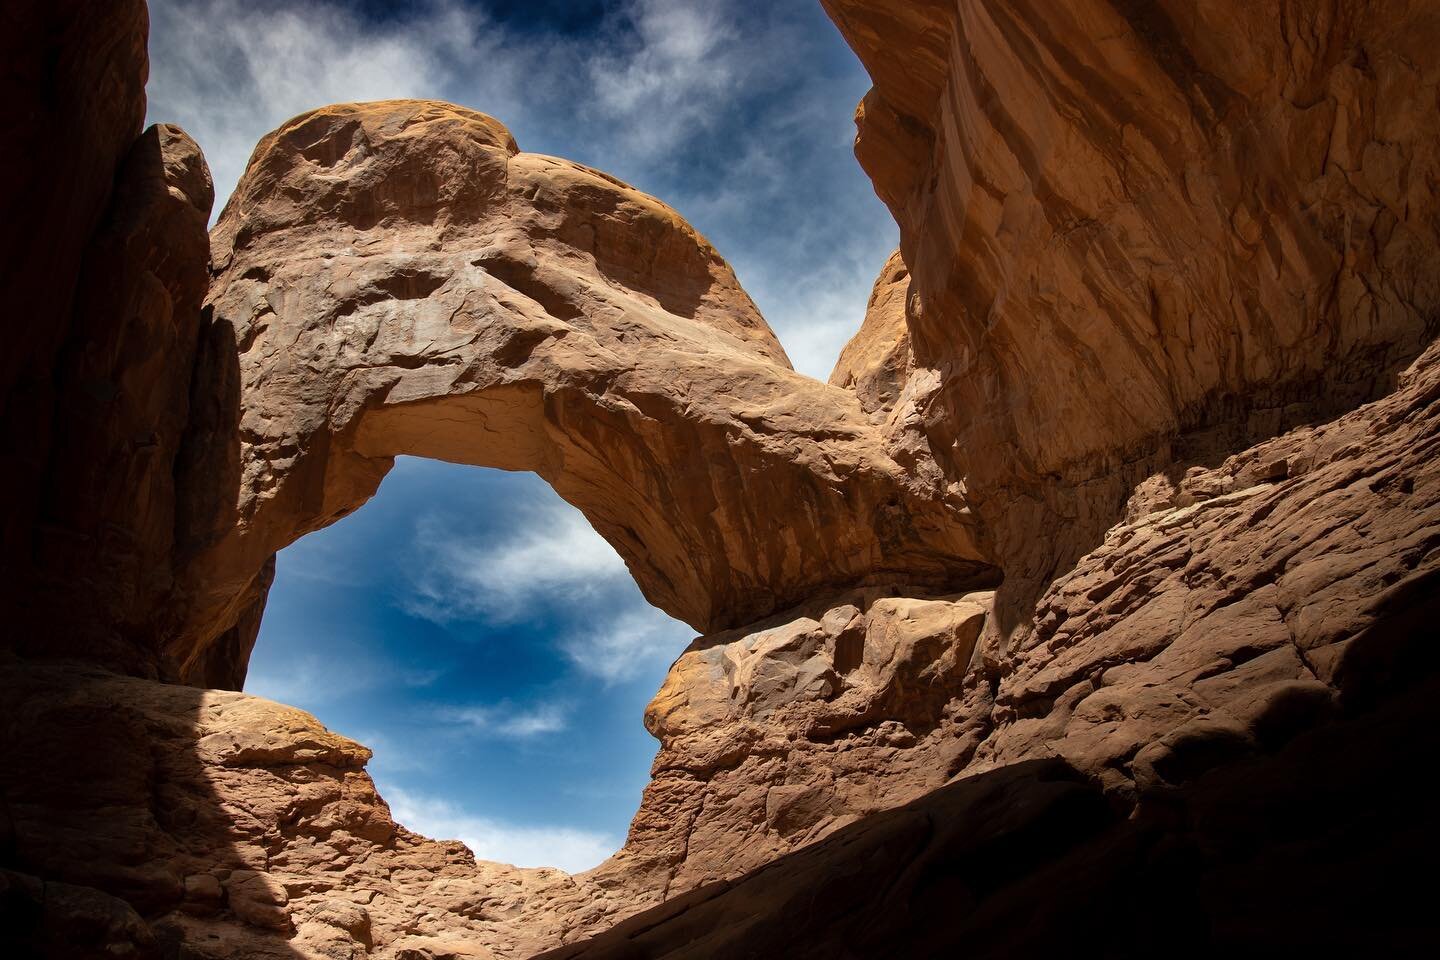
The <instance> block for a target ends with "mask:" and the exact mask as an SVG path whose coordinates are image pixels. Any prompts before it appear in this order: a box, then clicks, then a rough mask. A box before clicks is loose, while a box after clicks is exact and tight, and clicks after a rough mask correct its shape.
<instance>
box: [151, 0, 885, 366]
mask: <svg viewBox="0 0 1440 960" xmlns="http://www.w3.org/2000/svg"><path fill="white" fill-rule="evenodd" d="M151 16H152V29H151V54H152V56H151V82H150V85H149V88H148V90H149V94H150V98H151V109H150V118H151V120H152V121H159V120H165V121H172V122H179V123H180V124H181V125H182V126H184V127H185V128H186V129H187V130H188V131H189V132H190V133H191V134H192V135H193V136H194V137H195V138H196V139H197V140H198V141H199V143H200V144H201V146H202V147H203V148H204V150H205V153H206V156H207V157H208V158H209V160H210V165H211V168H212V170H213V172H214V174H215V186H216V192H217V205H216V208H217V211H218V209H219V207H220V205H221V204H223V202H224V199H225V197H226V196H228V194H229V192H230V191H231V189H232V188H233V187H234V185H235V183H236V181H237V180H238V179H239V176H240V174H241V172H242V171H243V169H244V166H245V163H246V162H247V160H248V158H249V155H250V151H251V150H252V149H253V148H254V146H255V144H256V142H257V141H258V140H259V138H260V137H261V136H263V135H264V134H265V133H267V132H269V131H270V130H272V129H274V128H275V127H276V126H278V125H279V124H280V123H282V122H284V121H285V120H286V119H288V118H289V117H291V116H294V115H295V114H297V113H300V112H302V111H304V110H307V109H311V108H313V107H317V106H321V105H323V104H326V103H332V102H338V101H348V100H368V99H380V98H389V97H433V98H438V99H444V100H451V101H454V102H457V103H462V104H465V105H466V106H470V107H474V108H475V109H478V110H482V111H485V112H487V113H491V114H494V115H495V116H497V117H499V118H500V119H501V120H502V121H504V122H505V123H507V124H508V125H509V126H510V127H511V129H512V130H513V131H514V132H515V134H516V136H517V139H518V140H519V142H520V145H521V147H522V148H523V149H527V150H536V151H539V152H544V153H554V154H559V155H562V156H568V157H571V158H572V159H576V160H580V161H582V162H585V163H589V164H592V165H595V166H598V167H601V168H603V169H605V170H607V171H608V172H610V173H613V174H615V175H617V176H619V177H621V178H622V179H625V180H627V181H629V182H631V183H633V184H635V185H636V186H637V187H639V188H640V189H642V190H647V191H649V192H651V193H654V194H656V195H658V196H660V197H661V198H662V199H664V200H665V201H667V202H668V203H670V204H671V205H673V206H675V207H676V208H677V209H678V210H679V211H680V212H681V213H682V214H684V215H685V216H686V217H687V218H688V219H690V220H691V222H693V223H694V224H695V225H696V226H697V227H699V228H700V229H701V231H702V232H703V233H705V234H706V235H707V236H709V238H710V239H711V240H712V241H714V242H715V243H716V244H717V246H718V247H719V249H720V251H721V252H722V253H723V254H725V255H726V256H727V257H728V258H729V259H730V260H731V263H732V264H733V265H734V266H735V268H736V272H737V273H738V274H739V276H740V279H741V282H742V283H743V284H745V286H746V288H747V289H748V290H749V291H750V293H751V295H752V296H753V297H754V298H755V300H756V302H757V303H758V304H759V306H760V308H761V310H762V311H763V312H764V313H765V315H766V317H767V318H768V319H769V320H770V322H771V325H772V326H773V327H774V328H775V330H776V332H777V333H778V334H779V336H780V339H781V341H782V342H783V343H784V344H785V346H786V350H787V352H788V353H789V354H790V357H791V359H792V361H794V363H795V366H796V369H798V370H800V371H801V372H803V373H808V374H810V375H811V376H815V377H818V378H821V379H823V378H824V377H826V376H828V374H829V372H830V368H831V367H832V366H833V365H834V362H835V359H836V357H837V356H838V354H839V349H840V346H841V345H842V344H843V342H844V341H845V339H846V338H847V337H848V336H850V335H851V334H853V333H854V331H855V330H856V329H858V327H859V323H860V318H861V316H862V313H863V309H864V303H865V297H866V294H867V292H868V290H869V286H870V283H871V281H873V279H874V277H875V275H876V273H878V272H879V269H880V266H881V265H882V264H883V263H884V261H885V258H886V256H887V255H888V253H889V251H890V250H891V249H892V248H893V247H894V245H895V242H896V230H895V226H894V223H893V222H892V221H891V220H890V218H889V216H888V214H887V213H886V212H885V210H884V208H883V207H882V206H881V205H880V204H879V202H878V201H877V200H876V199H875V197H874V195H873V191H872V190H871V188H870V185H869V183H868V182H866V180H865V179H864V177H863V175H861V174H860V172H859V170H858V168H857V167H856V165H855V162H854V160H853V158H852V157H851V155H850V141H851V139H852V137H853V126H852V124H851V122H850V115H851V110H852V108H853V106H854V103H855V101H856V100H857V99H858V97H859V96H860V95H861V94H862V93H863V92H864V89H865V86H866V84H865V80H864V77H863V75H862V74H861V73H860V72H859V70H858V67H857V66H856V65H855V63H854V61H853V59H851V60H849V61H848V62H843V61H841V62H836V61H834V60H833V59H831V58H828V57H827V56H826V55H824V53H823V51H824V49H828V48H825V47H824V44H825V43H826V41H827V39H828V40H829V41H830V42H831V43H833V42H834V38H833V36H832V37H830V38H827V37H826V36H825V33H824V32H825V31H831V32H832V34H833V27H831V26H830V25H829V24H827V23H826V22H825V21H824V18H823V15H822V14H821V13H820V12H819V10H818V5H817V6H816V8H814V9H811V8H810V7H808V6H806V5H804V4H775V5H766V6H757V5H754V4H749V3H746V2H742V0H620V2H617V3H616V4H615V5H614V6H613V8H612V11H611V13H610V14H609V16H608V17H607V18H606V20H605V22H604V25H603V26H602V27H601V29H599V30H598V31H597V32H594V33H591V34H587V35H585V36H583V37H574V36H562V35H554V34H545V33H542V32H525V33H522V32H519V31H516V30H512V29H509V28H507V27H506V26H505V25H504V24H502V23H498V22H495V21H494V20H492V19H490V18H489V17H488V16H487V15H486V14H485V13H484V10H483V6H482V5H477V4H473V3H466V2H463V0H427V2H420V3H417V4H414V5H413V6H412V7H411V8H410V9H409V10H408V11H407V13H406V16H405V18H404V20H403V23H401V22H396V21H388V22H377V21H373V20H369V19H367V18H366V17H365V15H364V14H363V13H362V12H360V11H359V10H357V9H356V8H355V7H354V6H350V5H343V4H340V3H337V2H334V0H304V2H280V0H183V2H182V0H151Z"/></svg>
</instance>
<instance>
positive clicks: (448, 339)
mask: <svg viewBox="0 0 1440 960" xmlns="http://www.w3.org/2000/svg"><path fill="white" fill-rule="evenodd" d="M214 243H215V261H216V270H217V273H216V277H215V280H214V283H213V284H212V287H211V295H210V303H211V307H212V309H213V323H214V324H215V326H216V328H217V335H218V336H219V337H220V340H221V343H220V348H221V349H222V350H223V349H226V347H227V343H226V340H227V338H233V340H231V341H230V342H232V343H233V344H234V346H233V347H230V348H229V349H234V350H238V353H239V361H238V367H239V369H238V379H239V390H238V397H237V398H236V401H235V402H236V403H237V405H238V409H239V414H240V424H239V431H240V437H241V444H240V447H239V450H238V452H237V451H235V450H234V449H233V448H232V447H230V446H229V445H226V444H223V443H222V444H221V445H220V446H221V449H220V451H219V453H220V454H221V455H222V456H223V457H224V458H226V459H223V460H217V461H216V464H215V465H216V467H217V468H218V469H216V470H215V471H214V473H213V474H212V475H211V476H209V477H204V478H202V479H204V480H205V481H206V482H208V483H209V484H210V486H211V487H212V488H213V489H214V490H215V491H216V496H215V504H214V509H213V511H212V512H211V513H210V514H209V515H206V516H204V517H201V518H198V519H197V521H196V522H197V524H198V525H199V526H200V527H202V528H204V529H208V530H213V531H215V533H214V535H213V538H212V539H213V544H212V545H211V546H209V547H208V548H207V549H206V550H204V551H203V552H201V553H200V554H199V556H198V557H197V558H196V560H195V562H194V563H193V564H191V565H190V567H189V570H190V576H189V579H188V582H187V584H186V585H185V589H186V592H187V597H186V600H187V601H191V602H193V607H192V609H190V610H188V611H186V612H185V614H184V617H183V619H182V621H181V623H180V624H179V625H178V626H177V627H176V628H175V631H174V632H175V636H174V639H173V643H172V649H173V650H174V651H175V653H174V657H173V659H174V662H175V668H174V669H175V670H176V671H177V673H178V675H179V676H181V677H194V676H195V671H196V665H197V664H202V663H203V662H204V659H205V658H206V656H207V641H209V639H210V638H211V637H212V636H213V635H214V633H215V632H216V631H217V630H223V629H227V628H229V627H230V626H231V624H232V623H234V621H235V619H236V617H237V610H238V609H241V608H243V606H244V605H246V604H248V603H250V600H251V596H252V593H251V591H250V589H249V585H250V584H251V583H252V582H253V579H254V577H255V576H256V575H257V571H259V570H261V569H262V565H263V563H264V562H265V561H266V559H267V558H269V557H270V556H271V555H272V554H273V553H274V552H275V551H276V550H278V549H280V548H281V547H283V546H285V545H287V544H288V543H290V542H291V541H293V540H294V539H295V538H297V537H299V536H301V535H302V534H304V533H307V532H309V531H311V530H314V529H316V528H318V527H321V526H324V525H326V524H328V523H331V522H333V521H334V520H336V519H337V518H339V517H341V516H344V515H345V514H347V513H349V512H350V511H352V510H354V509H356V508H357V507H358V506H360V504H362V503H364V501H365V500H366V499H368V498H369V496H370V495H371V494H372V493H373V492H374V490H375V488H376V486H377V485H378V484H379V482H380V478H381V477H382V476H383V475H384V474H385V472H386V471H387V470H388V469H389V467H390V464H391V463H392V460H393V457H394V456H396V455H397V454H406V453H408V454H414V455H418V456H429V457H436V458H439V459H444V460H450V461H453V462H461V463H471V464H477V465H483V466H494V467H502V468H505V469H511V470H517V469H525V470H533V471H535V472H536V473H538V474H540V475H541V476H542V477H544V478H545V479H546V480H548V481H549V482H550V483H551V485H552V486H554V487H555V489H556V491H557V492H559V493H560V495H561V496H563V497H565V498H566V499H567V500H569V501H570V502H571V503H573V504H575V505H576V506H577V507H579V508H580V509H581V511H582V512H584V513H585V515H586V517H587V518H588V519H589V520H590V521H591V523H592V524H593V525H594V526H595V528H596V529H597V530H598V531H599V532H600V533H601V534H602V535H604V536H605V537H606V538H607V539H608V540H609V541H610V542H611V543H612V544H613V545H614V546H615V548H616V549H617V550H618V551H619V552H620V554H621V556H622V557H624V558H625V560H626V562H627V564H628V565H629V567H630V569H631V572H632V573H633V574H634V575H635V578H636V580H637V582H638V583H639V584H640V587H641V589H642V590H643V591H644V592H645V594H646V596H647V597H648V598H649V599H650V600H651V601H652V602H653V603H655V604H656V605H657V606H659V607H661V608H662V609H664V610H666V611H667V612H669V613H671V614H672V615H674V616H677V617H679V618H680V619H683V620H686V621H688V622H690V623H691V624H693V625H695V626H696V627H697V628H700V629H704V630H710V629H720V628H725V627H729V626H734V625H737V624H743V623H748V622H752V621H754V620H756V619H757V618H759V617H762V616H765V615H768V614H770V613H772V612H774V611H775V610H777V609H784V608H785V607H787V606H790V605H792V604H794V603H797V602H800V601H802V600H805V599H807V598H808V597H810V596H812V595H814V594H815V593H816V592H817V591H822V590H829V591H834V590H836V589H842V588H846V587H853V586H860V585H876V584H889V585H894V584H897V583H903V584H910V585H913V586H915V587H919V588H928V589H932V590H941V591H947V590H954V589H957V588H963V587H967V586H973V585H981V584H984V583H986V582H987V581H992V582H993V579H994V577H993V572H991V571H990V570H989V568H988V566H987V565H986V564H985V563H984V561H983V558H982V557H981V556H980V554H979V553H978V552H977V550H976V548H975V546H974V544H973V543H972V542H971V537H970V531H969V518H968V515H967V514H966V512H965V510H964V504H963V502H961V501H960V500H959V499H958V498H956V497H953V496H949V495H947V494H946V493H945V492H944V490H943V488H936V487H935V485H934V478H933V477H925V476H922V475H919V474H917V473H915V472H913V471H911V472H907V471H906V470H905V469H904V468H903V467H902V466H901V465H900V464H898V463H896V462H895V461H894V460H892V459H890V457H888V456H887V455H886V453H885V452H884V450H883V449H881V443H880V440H879V434H878V431H877V430H876V428H875V427H874V426H873V425H872V424H870V423H869V422H868V420H867V419H866V418H865V417H864V415H863V414H862V413H861V411H860V409H859V407H858V405H857V404H856V402H855V399H854V397H853V395H851V394H850V393H848V392H846V391H843V390H838V389H834V388H831V387H826V386H824V385H822V384H817V383H815V382H814V381H813V380H810V379H809V378H806V377H802V376H800V375H798V374H795V373H794V372H793V371H791V370H790V368H789V364H788V362H787V361H786V360H785V356H784V352H783V351H782V350H781V349H780V346H779V344H778V343H777V342H776V340H775V338H774V335H773V334H772V333H771V332H770V329H769V327H768V326H766V324H765V321H764V319H763V318H761V317H760V315H759V313H758V312H756V310H755V308H754V306H753V304H751V302H750V299H749V298H748V297H747V296H746V295H745V294H744V292H743V291H741V290H740V288H739V285H738V284H737V283H736V282H735V278H734V275H733V273H732V272H731V271H730V268H729V267H728V266H727V265H726V264H725V262H724V261H723V260H721V259H720V257H719V255H718V254H716V253H715V251H714V250H713V249H712V248H711V247H710V245H709V244H708V243H706V242H705V240H704V239H703V238H701V237H700V236H699V235H698V234H696V233H695V232H694V230H692V229H691V228H690V227H689V226H688V225H687V224H685V223H684V221H682V220H680V219H679V217H678V216H677V215H676V214H675V213H674V211H672V210H670V209H669V208H668V207H665V206H664V205H663V204H661V203H659V202H658V201H656V200H654V199H652V198H650V197H647V196H645V195H643V194H641V193H638V192H636V191H634V190H632V189H630V188H629V187H626V186H624V185H623V184H620V183H619V182H618V181H615V180H613V179H612V178H609V177H606V176H605V175H603V174H600V173H597V172H596V171H593V170H589V169H588V168H585V167H581V166H578V165H576V164H572V163H569V162H567V161H562V160H556V159H554V158H551V157H541V156H537V155H534V154H527V153H521V152H519V150H518V149H517V147H516V146H515V144H514V141H513V140H512V139H511V138H510V135H509V133H508V132H507V131H506V130H505V128H504V127H502V126H501V125H500V124H499V123H498V122H497V121H495V120H493V119H491V118H489V117H486V116H483V115H481V114H477V113H473V112H471V111H467V110H463V109H461V108H458V107H452V106H449V105H446V104H436V103H428V102H419V101H397V102H391V103H379V104H366V105H341V106H335V107H328V108H325V109H324V110H319V111H316V112H314V113H311V114H306V115H304V116H301V117H297V118H296V119H294V120H292V121H290V122H289V123H287V124H286V125H285V126H283V127H282V128H281V129H280V130H279V131H277V132H276V133H274V134H272V135H270V136H269V137H267V138H266V139H265V140H264V141H263V142H262V143H261V144H260V146H259V148H258V149H257V150H256V153H255V156H254V158H253V160H252V163H251V166H250V169H249V170H248V172H247V173H246V175H245V177H244V178H243V179H242V181H241V183H240V185H239V187H238V188H237V190H236V193H235V195H234V197H233V198H232V199H231V202H230V204H229V205H228V207H227V208H226V211H225V213H224V214H223V215H222V216H221V218H220V222H219V223H218V224H217V225H216V228H215V234H214ZM218 436H219V437H220V438H221V439H222V440H223V437H224V434H223V433H220V434H218ZM762 501H763V502H766V503H772V504H780V503H783V504H785V505H786V512H785V515H784V517H783V518H780V517H777V516H776V515H775V514H773V513H771V512H769V511H767V510H763V509H757V504H759V503H760V502H762ZM233 682H236V683H238V677H237V678H236V679H235V680H234V681H233Z"/></svg>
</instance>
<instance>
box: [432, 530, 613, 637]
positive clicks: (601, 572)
mask: <svg viewBox="0 0 1440 960" xmlns="http://www.w3.org/2000/svg"><path fill="white" fill-rule="evenodd" d="M511 520H512V523H511V526H510V528H509V530H508V531H507V533H506V534H505V537H504V539H501V540H499V541H489V540H482V539H480V538H478V537H476V536H474V535H466V534H464V533H462V532H457V531H456V530H454V529H453V527H451V526H450V525H448V524H447V523H446V522H445V521H444V520H442V519H440V518H439V517H436V516H425V517H422V518H421V519H420V521H419V522H418V523H417V524H416V530H415V538H414V541H413V544H412V552H413V554H414V557H415V564H414V589H415V594H414V596H413V597H408V598H406V600H405V603H406V607H407V609H408V610H409V611H410V612H411V613H413V614H415V615H417V616H422V617H425V618H426V619H428V620H432V621H435V622H436V623H449V622H451V621H454V620H462V619H469V618H474V617H477V616H479V617H484V618H485V619H487V620H491V621H493V622H502V623H503V622H510V621H514V620H517V619H519V618H521V617H522V616H525V615H526V614H527V613H531V612H533V610H534V608H535V607H537V606H538V605H541V604H546V603H551V604H553V603H554V602H555V601H556V600H557V599H561V600H563V602H564V603H566V604H567V605H575V604H578V603H581V602H584V601H586V600H593V599H595V598H597V597H599V596H601V595H602V594H610V593H614V592H615V591H616V590H617V589H618V588H620V587H622V586H626V585H628V584H629V583H630V579H629V577H630V574H629V571H627V570H626V569H625V562H624V561H623V560H621V559H620V556H619V554H617V553H616V552H615V548H614V547H612V546H610V544H608V543H606V542H605V539H604V538H603V537H601V536H600V534H598V533H596V532H595V530H594V528H593V527H591V526H590V524H589V522H588V521H586V519H585V517H584V515H583V514H581V513H580V511H579V510H576V509H575V508H574V507H571V506H569V505H568V504H564V503H559V504H554V505H550V504H547V505H544V506H531V507H528V508H523V507H522V508H521V509H519V510H518V511H517V512H516V515H515V516H513V517H512V518H511Z"/></svg>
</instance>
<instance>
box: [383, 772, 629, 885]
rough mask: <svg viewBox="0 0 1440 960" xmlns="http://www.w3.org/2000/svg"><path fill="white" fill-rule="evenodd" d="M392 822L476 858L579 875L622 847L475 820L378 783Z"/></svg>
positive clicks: (584, 834) (601, 836)
mask: <svg viewBox="0 0 1440 960" xmlns="http://www.w3.org/2000/svg"><path fill="white" fill-rule="evenodd" d="M379 786H380V792H381V795H382V796H384V797H385V799H386V800H387V801H389V803H390V812H391V814H392V815H393V816H394V817H395V820H396V821H397V822H399V823H401V824H403V825H404V826H406V827H408V828H410V829H411V830H414V831H415V832H416V833H419V834H423V835H424V836H427V837H431V838H433V839H436V840H459V841H460V842H461V843H463V844H465V846H467V847H469V848H470V850H471V851H472V852H473V853H474V854H475V856H476V857H477V858H478V859H481V860H491V861H496V862H499V863H509V864H513V865H514V866H517V867H559V868H560V869H561V870H564V871H566V872H567V873H579V872H581V871H583V870H589V869H590V868H591V867H594V866H598V865H599V864H600V863H601V862H602V861H603V860H605V858H606V857H609V856H610V855H611V854H612V853H614V852H615V851H616V850H618V849H619V848H620V844H621V843H622V842H623V840H624V838H623V837H618V836H614V835H611V834H608V833H602V832H599V831H593V830H582V829H578V828H575V827H567V826H522V825H519V824H514V823H506V822H504V821H500V820H495V819H492V818H489V817H478V816H474V815H473V814H470V813H468V812H466V811H465V810H463V809H462V808H460V807H459V806H457V805H455V804H454V803H451V802H450V801H447V800H443V799H440V798H437V797H432V796H426V795H425V794H423V793H419V792H416V791H411V790H406V789H403V788H401V787H398V786H396V785H394V784H388V783H383V784H379Z"/></svg>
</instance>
